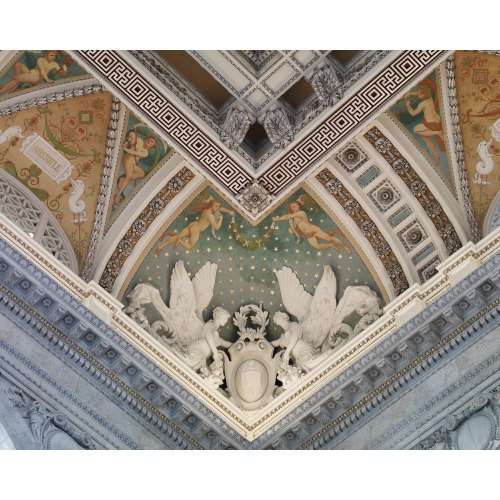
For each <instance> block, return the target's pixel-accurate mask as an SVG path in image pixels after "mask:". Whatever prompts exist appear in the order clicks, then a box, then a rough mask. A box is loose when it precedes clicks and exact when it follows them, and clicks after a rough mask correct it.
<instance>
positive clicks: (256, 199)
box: [236, 181, 275, 215]
mask: <svg viewBox="0 0 500 500" xmlns="http://www.w3.org/2000/svg"><path fill="white" fill-rule="evenodd" d="M274 198H275V197H274V196H273V195H272V194H270V193H269V191H268V190H267V189H266V188H265V187H264V186H262V185H261V184H259V181H253V182H252V183H250V184H248V185H247V186H246V187H245V188H244V189H243V191H241V193H240V194H238V195H236V199H237V200H238V201H239V202H240V203H241V205H242V207H243V208H245V209H246V210H248V211H249V212H252V214H253V215H257V214H259V213H260V212H263V211H264V210H265V209H266V208H267V207H268V206H269V205H270V204H271V203H272V202H273V200H274Z"/></svg>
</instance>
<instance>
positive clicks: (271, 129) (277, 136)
mask: <svg viewBox="0 0 500 500" xmlns="http://www.w3.org/2000/svg"><path fill="white" fill-rule="evenodd" d="M262 125H263V126H264V130H265V131H266V134H267V136H268V137H269V140H270V141H271V142H272V143H273V144H274V145H275V146H277V147H279V148H285V147H287V146H288V144H290V143H291V142H292V141H293V139H294V137H295V132H294V129H293V126H292V123H291V122H290V119H289V117H288V115H287V114H286V112H285V110H284V109H282V108H281V107H275V108H274V109H270V110H269V111H268V112H267V113H266V115H265V117H264V119H263V121H262Z"/></svg>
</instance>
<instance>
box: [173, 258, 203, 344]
mask: <svg viewBox="0 0 500 500" xmlns="http://www.w3.org/2000/svg"><path fill="white" fill-rule="evenodd" d="M195 310H196V299H195V293H194V289H193V284H192V283H191V280H190V279H189V276H188V274H187V272H186V269H185V268H184V262H183V261H182V260H179V261H177V263H176V264H175V267H174V270H173V271H172V277H171V279H170V311H171V314H170V317H171V318H172V323H173V325H174V330H175V334H176V335H177V336H178V337H179V339H180V340H181V341H183V342H192V341H193V340H196V339H197V338H199V336H200V335H201V329H202V328H203V321H200V319H199V318H198V317H197V315H196V313H195Z"/></svg>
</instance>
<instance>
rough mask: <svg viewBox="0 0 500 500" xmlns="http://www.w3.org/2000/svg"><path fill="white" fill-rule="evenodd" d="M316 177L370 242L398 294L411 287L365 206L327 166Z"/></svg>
mask: <svg viewBox="0 0 500 500" xmlns="http://www.w3.org/2000/svg"><path fill="white" fill-rule="evenodd" d="M316 179H317V180H318V181H319V182H320V183H321V184H322V185H323V186H324V187H325V189H326V190H327V191H328V192H329V193H330V194H331V195H332V196H333V197H334V198H335V199H336V200H337V201H338V202H339V203H340V205H341V206H342V207H343V208H344V210H345V211H346V212H347V214H348V215H350V217H351V218H352V220H353V221H354V222H355V223H356V225H357V226H358V227H359V228H360V230H361V231H362V233H363V234H364V236H365V238H366V239H367V240H368V241H369V242H370V244H371V246H372V247H373V249H374V250H375V252H376V254H377V256H378V257H379V258H380V260H381V262H382V264H383V265H384V267H385V269H386V271H387V274H388V276H389V278H390V279H391V282H392V285H393V287H394V290H395V291H396V295H399V294H400V293H402V292H404V291H405V290H406V289H407V288H408V287H409V284H408V279H407V277H406V275H405V273H404V271H403V268H402V267H401V264H400V263H399V261H398V259H397V257H396V256H395V255H394V252H393V251H392V249H391V246H390V245H389V243H388V242H387V240H386V239H385V237H384V235H383V234H382V233H381V232H380V229H379V228H378V227H377V225H376V224H375V222H373V221H372V220H371V219H370V216H369V215H368V214H367V213H366V211H365V210H364V208H363V207H362V206H361V205H360V204H359V203H358V201H357V200H356V199H355V198H354V196H353V195H352V194H351V193H350V192H349V191H348V190H347V189H346V187H345V186H344V185H343V184H342V182H340V181H339V180H338V179H337V178H336V177H335V176H334V175H333V174H332V173H331V172H330V170H328V169H327V168H325V169H324V170H323V171H322V172H320V173H319V174H318V175H317V176H316Z"/></svg>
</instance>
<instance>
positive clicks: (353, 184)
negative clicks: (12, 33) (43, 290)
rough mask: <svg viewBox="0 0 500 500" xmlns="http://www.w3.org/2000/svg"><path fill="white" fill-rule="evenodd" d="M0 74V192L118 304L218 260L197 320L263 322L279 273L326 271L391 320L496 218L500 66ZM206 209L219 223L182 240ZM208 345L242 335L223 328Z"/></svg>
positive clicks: (309, 275) (313, 62) (343, 64)
mask: <svg viewBox="0 0 500 500" xmlns="http://www.w3.org/2000/svg"><path fill="white" fill-rule="evenodd" d="M40 65H42V66H43V65H45V66H44V67H45V68H46V72H47V78H45V77H44V76H43V75H42V72H41V70H40V69H37V68H39V67H40ZM0 66H1V69H0V130H1V132H0V167H1V169H2V179H4V178H7V179H8V180H9V181H10V183H11V184H12V185H14V186H18V187H19V189H20V190H21V191H20V192H21V193H26V196H31V197H32V198H34V199H36V200H38V201H39V202H40V203H41V204H42V205H43V207H44V208H45V209H47V210H48V213H49V214H51V216H53V218H54V224H56V225H57V226H58V229H59V230H60V233H61V236H59V239H60V241H63V240H64V238H66V240H64V241H63V243H65V244H66V246H68V244H69V250H68V251H69V253H70V254H72V255H71V258H68V259H67V260H66V261H64V262H65V263H66V264H67V265H68V267H70V268H71V270H72V271H74V272H76V273H77V274H79V275H80V277H81V278H83V279H84V280H86V281H90V280H93V281H95V282H96V283H99V285H100V286H101V287H102V288H103V289H104V290H106V291H107V292H109V293H110V294H111V295H112V296H114V297H115V298H116V299H118V300H119V301H121V302H122V303H123V305H124V306H130V300H129V299H127V297H129V296H130V294H131V293H132V292H133V290H134V289H135V288H136V287H137V285H139V284H141V283H142V284H150V285H152V286H153V287H155V288H156V289H157V290H159V293H160V296H161V299H162V301H163V302H164V303H166V304H168V303H169V300H171V296H172V289H171V279H172V275H173V274H174V268H175V267H176V264H177V263H178V262H179V261H182V262H183V263H184V267H185V269H186V272H187V276H188V277H189V278H190V279H192V278H194V276H196V275H197V273H198V271H200V269H202V268H203V267H204V265H205V264H206V263H207V262H208V261H209V262H212V263H215V264H216V265H217V269H216V277H215V285H214V294H213V300H211V301H210V304H209V305H207V307H206V308H205V309H204V312H203V314H204V318H205V320H208V319H209V318H211V317H212V313H213V310H214V309H215V308H216V307H222V308H225V309H226V310H227V311H228V312H229V313H230V314H231V315H232V316H234V314H235V313H237V312H238V311H240V307H242V306H248V305H249V304H255V305H257V306H261V307H262V308H263V310H265V311H267V313H268V314H269V318H270V319H272V317H273V315H274V313H276V312H278V311H283V310H285V309H286V304H284V302H285V301H284V300H283V288H280V284H279V279H278V274H277V273H278V271H279V270H280V269H282V268H283V267H284V266H285V267H288V268H290V269H291V270H292V271H293V273H294V274H295V276H296V277H297V278H298V280H300V282H301V283H302V284H303V285H304V287H305V289H306V290H307V291H308V292H310V293H311V294H314V293H315V290H316V288H317V287H318V285H319V283H320V280H321V278H322V276H323V273H324V272H325V271H324V269H325V266H330V267H331V269H332V270H333V272H334V273H335V276H336V279H337V288H336V294H337V297H336V298H337V301H340V300H341V298H342V297H343V295H344V294H345V292H346V290H347V287H350V286H368V287H369V288H370V289H371V290H373V291H374V292H376V294H377V296H378V297H379V299H380V307H382V308H383V307H384V306H385V305H387V304H389V303H390V302H391V301H393V300H395V299H396V298H397V297H398V296H401V294H403V293H404V292H405V291H406V290H408V289H409V288H411V287H412V286H420V285H424V284H425V283H426V282H427V281H428V280H429V279H431V277H432V276H433V275H434V274H435V273H436V269H437V268H439V264H440V263H442V262H444V261H445V260H446V259H447V257H449V256H450V255H452V254H453V253H454V252H456V251H457V250H458V249H460V248H461V247H462V246H464V245H465V244H467V243H468V242H469V241H473V242H476V241H478V240H479V239H480V238H481V237H482V236H485V235H486V234H488V233H489V232H490V231H491V230H492V229H494V228H495V227H497V226H498V224H499V213H500V212H499V206H500V198H499V196H498V190H499V189H498V188H499V181H498V175H496V174H495V168H496V164H497V159H498V155H499V142H500V112H499V110H500V106H499V101H500V100H499V96H500V90H499V89H500V80H499V79H498V78H499V77H498V75H499V71H500V58H499V57H498V55H497V54H495V53H484V52H468V51H458V52H453V51H432V50H427V51H376V50H375V51H328V50H319V51H314V50H311V51H293V50H291V51H163V50H156V51H62V50H59V51H2V52H1V53H0ZM3 196H4V200H7V198H8V196H7V195H6V194H4V195H3ZM216 201H219V205H220V210H219V217H221V220H222V222H221V224H220V225H219V227H215V228H210V227H209V226H208V225H207V227H203V228H202V227H201V226H200V229H199V230H195V229H193V227H198V226H196V224H198V223H199V222H200V220H202V219H203V217H204V216H205V210H206V209H207V207H208V206H209V205H210V204H211V203H212V204H213V203H215V202H216ZM294 204H295V206H296V207H297V206H298V209H300V210H301V211H302V212H303V213H304V214H305V215H304V217H305V220H306V222H305V223H304V225H302V226H301V225H300V224H298V223H295V224H294V223H293V218H291V216H290V214H293V208H292V206H293V205H294ZM7 206H8V203H7V202H5V203H4V207H7ZM210 206H211V205H210ZM298 209H297V210H298ZM2 210H3V212H4V214H6V215H7V216H8V217H9V218H10V219H11V220H13V221H14V222H15V223H16V224H18V225H19V226H21V227H22V228H23V229H25V230H26V231H27V232H28V233H30V235H31V236H32V237H34V232H33V231H30V230H27V229H26V227H24V226H23V220H25V219H26V217H25V216H24V215H23V214H22V213H21V212H19V211H17V212H16V211H15V210H14V211H12V210H11V211H10V212H9V211H8V210H7V209H5V208H4V209H2ZM16 210H17V209H16ZM207 213H208V212H207ZM51 220H52V219H51ZM193 224H195V226H193ZM200 224H201V223H200ZM201 225H202V224H201ZM196 231H198V232H197V236H196V237H194V235H195V233H196ZM62 235H64V236H62ZM183 237H184V238H183ZM54 238H55V239H57V238H58V237H56V236H54ZM35 239H36V238H35ZM37 241H40V240H39V239H38V240H37ZM67 242H69V243H67ZM42 244H43V242H42ZM61 244H62V243H61ZM47 245H48V244H45V246H46V247H47V248H52V247H50V246H47ZM51 251H52V253H53V254H54V255H56V253H57V252H56V251H53V250H52V249H51ZM143 313H144V316H145V317H146V318H147V319H148V321H149V322H150V323H153V322H154V321H155V320H158V319H161V315H159V313H158V311H157V308H154V307H153V306H152V305H148V304H146V305H145V306H144V311H143ZM360 317H361V313H359V312H353V313H352V315H351V316H349V317H347V318H346V320H345V321H346V323H347V324H350V326H351V327H355V325H356V324H357V323H358V322H359V320H360ZM219 331H220V335H221V337H223V338H224V339H225V340H226V341H229V342H235V341H236V340H237V338H238V333H237V325H236V324H235V323H233V322H232V321H229V322H227V323H226V324H225V326H223V327H222V328H221V329H220V330H219ZM142 332H143V335H144V336H145V338H148V336H150V337H154V336H155V335H156V337H155V338H157V339H158V338H159V339H160V340H161V335H158V334H156V333H154V332H151V331H149V332H148V331H146V330H142ZM267 332H268V337H267V338H268V339H269V340H270V341H276V340H277V339H278V338H279V337H280V335H281V333H282V332H283V329H282V328H281V327H280V326H279V325H277V324H276V323H275V322H273V321H271V322H270V325H269V327H268V330H267ZM360 335H362V333H361V334H360ZM162 348H163V350H164V352H165V353H167V354H166V356H167V358H169V359H174V360H175V359H176V355H175V353H174V352H173V351H172V350H169V347H168V345H167V344H166V343H164V344H163V347H162ZM174 363H175V361H174ZM325 363H327V362H325ZM325 366H326V364H325ZM223 387H225V386H223ZM226 390H227V388H226ZM214 394H216V396H215V397H216V398H220V399H221V400H222V401H226V399H225V398H227V397H228V396H227V393H226V394H221V393H220V391H219V392H217V391H215V392H214ZM233 403H234V401H233V402H232V403H231V404H233ZM224 404H225V403H224ZM265 404H266V403H263V406H265ZM234 405H235V410H234V411H235V412H236V413H237V414H238V418H240V419H243V421H244V420H245V418H248V422H250V421H252V422H253V420H252V419H253V418H254V414H250V413H251V412H250V413H249V414H248V415H247V416H245V413H244V411H243V413H241V411H240V410H241V409H242V408H241V405H239V406H238V404H237V403H234ZM238 412H239V413H238ZM227 418H229V417H227ZM229 420H230V419H229ZM238 425H239V424H238ZM252 425H253V424H252Z"/></svg>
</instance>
